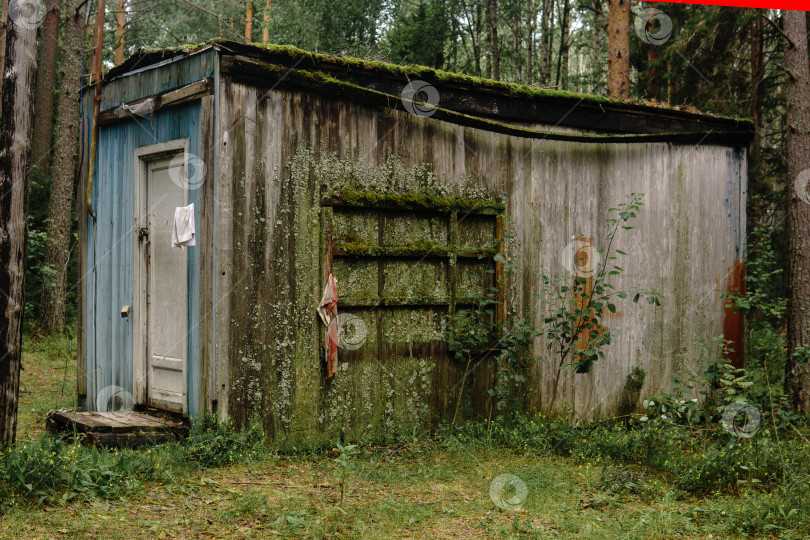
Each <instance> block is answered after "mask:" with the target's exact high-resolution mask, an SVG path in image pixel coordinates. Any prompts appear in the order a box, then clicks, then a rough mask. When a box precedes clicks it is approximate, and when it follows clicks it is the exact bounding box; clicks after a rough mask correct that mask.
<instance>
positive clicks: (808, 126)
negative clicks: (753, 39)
mask: <svg viewBox="0 0 810 540" xmlns="http://www.w3.org/2000/svg"><path fill="white" fill-rule="evenodd" d="M783 21H784V29H785V34H786V35H787V36H788V37H789V38H790V40H791V41H792V42H793V45H787V47H788V50H787V51H785V69H786V70H787V74H788V75H787V84H786V85H785V99H786V110H785V118H786V123H787V159H788V178H789V182H788V186H789V188H788V189H789V191H788V209H787V236H788V287H789V291H790V292H789V293H788V312H787V313H788V331H787V338H788V362H787V365H786V373H785V375H786V376H785V386H786V391H787V393H788V395H789V396H790V397H791V400H792V403H793V407H794V409H795V410H796V411H797V412H799V413H802V414H805V413H808V412H810V361H807V360H810V358H808V357H809V356H810V355H809V354H808V350H807V347H810V185H808V184H809V183H808V176H810V59H809V58H808V56H807V20H806V18H805V14H804V12H801V11H785V12H784V14H783Z"/></svg>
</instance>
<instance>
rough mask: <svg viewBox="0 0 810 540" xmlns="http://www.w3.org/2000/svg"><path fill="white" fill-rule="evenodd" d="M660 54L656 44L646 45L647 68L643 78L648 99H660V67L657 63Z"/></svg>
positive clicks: (659, 59)
mask: <svg viewBox="0 0 810 540" xmlns="http://www.w3.org/2000/svg"><path fill="white" fill-rule="evenodd" d="M660 61H661V55H660V54H659V52H658V45H648V47H647V70H646V73H645V74H644V78H645V79H646V82H647V85H646V86H647V97H648V98H650V99H658V100H660V99H661V92H662V85H661V68H660V67H659V65H658V63H659V62H660Z"/></svg>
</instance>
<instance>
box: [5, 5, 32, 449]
mask: <svg viewBox="0 0 810 540" xmlns="http://www.w3.org/2000/svg"><path fill="white" fill-rule="evenodd" d="M13 19H14V18H13V17H9V20H8V25H7V26H6V33H5V38H6V58H5V65H4V66H3V67H4V70H3V79H2V89H3V96H2V101H0V117H1V118H2V119H3V121H2V123H0V230H2V231H3V234H0V291H3V294H0V447H2V446H6V445H9V444H12V443H14V440H15V437H16V432H17V399H18V397H19V395H20V358H21V345H22V322H23V307H24V306H25V298H24V291H25V288H24V278H25V270H24V268H25V266H24V265H25V236H26V235H25V224H26V215H27V205H28V177H29V172H30V165H31V135H32V133H33V127H34V126H33V115H34V100H33V95H32V90H33V88H34V82H35V80H36V69H37V59H36V53H37V29H36V26H35V25H28V24H18V23H17V22H16V21H14V20H13Z"/></svg>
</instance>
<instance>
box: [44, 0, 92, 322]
mask: <svg viewBox="0 0 810 540" xmlns="http://www.w3.org/2000/svg"><path fill="white" fill-rule="evenodd" d="M80 3H81V0H64V9H65V15H66V17H65V23H64V35H63V37H62V62H61V63H60V65H59V75H60V77H61V87H62V89H63V90H62V91H61V92H60V93H59V102H58V104H57V116H56V129H55V134H56V137H55V139H56V147H55V149H54V156H53V171H52V173H53V174H52V175H51V196H50V204H49V207H48V244H47V246H46V248H45V264H46V266H47V267H48V268H51V269H52V270H53V274H52V275H51V276H50V277H49V279H47V280H45V284H44V287H43V289H42V302H41V307H40V309H41V314H40V326H41V328H42V330H43V331H44V332H47V333H60V332H62V331H64V328H65V283H66V281H67V269H68V260H69V258H70V232H71V223H72V220H71V214H70V211H71V207H72V203H71V199H72V198H73V186H74V178H75V175H76V156H77V151H78V140H79V122H80V121H81V120H80V108H79V107H80V104H79V93H78V91H79V88H80V85H81V80H80V79H81V71H82V48H83V45H84V18H83V17H82V15H81V13H77V12H76V6H78V5H79V4H80Z"/></svg>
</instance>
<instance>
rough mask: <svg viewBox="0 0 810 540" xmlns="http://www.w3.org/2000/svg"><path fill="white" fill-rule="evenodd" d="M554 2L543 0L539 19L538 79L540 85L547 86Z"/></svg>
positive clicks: (549, 69)
mask: <svg viewBox="0 0 810 540" xmlns="http://www.w3.org/2000/svg"><path fill="white" fill-rule="evenodd" d="M553 21H554V2H553V0H543V14H542V16H541V19H540V68H539V73H538V79H539V82H540V84H541V85H542V86H548V83H549V80H550V77H549V72H550V71H551V68H550V66H551V46H552V32H551V27H552V25H553V24H554V22H553Z"/></svg>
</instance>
